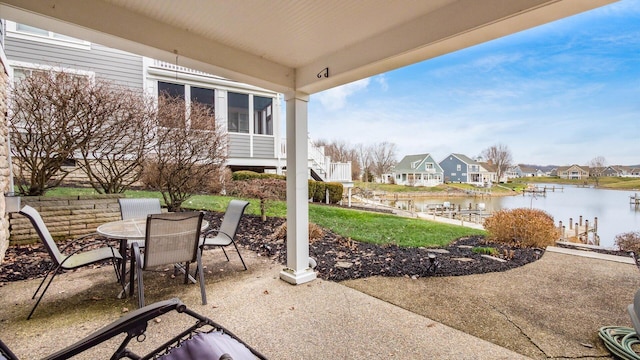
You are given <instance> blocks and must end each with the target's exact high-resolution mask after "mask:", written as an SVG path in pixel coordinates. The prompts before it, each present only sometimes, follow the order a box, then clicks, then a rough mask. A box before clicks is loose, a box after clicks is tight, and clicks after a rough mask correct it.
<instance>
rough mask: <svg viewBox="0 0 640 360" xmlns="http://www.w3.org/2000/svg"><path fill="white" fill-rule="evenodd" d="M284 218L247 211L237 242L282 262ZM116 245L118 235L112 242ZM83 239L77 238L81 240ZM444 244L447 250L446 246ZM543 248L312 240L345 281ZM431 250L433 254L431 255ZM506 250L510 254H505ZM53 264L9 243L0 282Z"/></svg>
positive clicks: (212, 217)
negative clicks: (481, 250)
mask: <svg viewBox="0 0 640 360" xmlns="http://www.w3.org/2000/svg"><path fill="white" fill-rule="evenodd" d="M221 216H222V214H221V213H207V214H206V218H207V219H208V220H209V221H210V223H211V226H212V227H214V228H215V227H217V226H219V224H220V220H221ZM283 223H284V219H279V218H268V219H267V221H266V222H263V221H262V220H261V219H260V217H256V216H251V215H245V216H244V217H243V219H242V221H241V224H240V229H239V231H238V242H239V244H241V245H242V246H243V247H244V248H247V249H251V250H253V251H256V252H258V253H260V254H261V255H262V256H267V257H269V258H270V259H272V260H273V261H276V262H278V263H281V264H285V263H286V241H285V240H282V239H276V238H275V237H274V236H273V234H274V233H275V232H276V230H277V228H278V227H279V226H280V225H282V224H283ZM112 244H113V245H114V246H117V243H116V242H115V241H113V242H112ZM80 245H83V244H78V246H80ZM475 246H482V247H493V248H496V249H498V252H499V253H500V255H501V257H502V258H504V260H506V261H504V262H501V261H498V260H492V259H488V258H486V257H483V256H482V255H480V254H477V253H474V252H473V251H472V248H473V247H475ZM444 250H446V251H447V252H444ZM542 253H543V250H541V249H528V248H525V249H522V248H510V247H506V246H504V245H500V244H491V243H485V241H484V238H483V237H481V236H473V237H466V238H461V239H458V240H456V241H454V242H453V243H451V244H450V245H449V246H447V247H446V248H442V249H438V250H434V249H431V250H430V249H425V248H401V247H398V246H396V245H384V246H378V245H372V244H365V243H360V242H356V241H351V240H349V239H345V238H343V237H341V236H338V235H336V234H334V233H332V232H331V231H328V230H326V231H325V234H324V236H323V237H322V238H321V239H318V240H314V241H312V242H311V243H310V246H309V255H310V257H311V258H313V259H315V260H316V262H317V267H316V269H315V270H316V271H317V272H318V276H319V277H320V278H323V279H326V280H332V281H342V280H348V279H357V278H364V277H370V276H376V275H381V276H409V277H425V276H460V275H469V274H480V273H487V272H496V271H505V270H509V269H512V268H515V267H518V266H522V265H525V264H527V263H530V262H532V261H535V260H537V259H539V258H540V256H542ZM429 254H434V255H435V259H434V261H433V262H432V261H430V259H429ZM505 254H506V255H507V256H506V257H505V256H504V255H505ZM49 264H50V261H49V256H48V255H47V253H46V251H45V250H44V248H43V247H42V245H40V243H37V244H33V245H26V246H25V245H23V246H11V247H9V249H8V250H7V253H6V255H5V258H4V262H3V264H2V265H0V284H2V283H4V282H9V281H17V280H24V279H31V278H36V277H41V276H43V275H44V272H45V271H46V269H47V267H48V265H49Z"/></svg>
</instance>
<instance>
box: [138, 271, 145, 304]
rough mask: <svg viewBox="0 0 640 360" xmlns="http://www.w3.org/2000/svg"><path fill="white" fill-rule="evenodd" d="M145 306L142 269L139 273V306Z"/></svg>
mask: <svg viewBox="0 0 640 360" xmlns="http://www.w3.org/2000/svg"><path fill="white" fill-rule="evenodd" d="M142 307H144V282H143V281H142V271H140V273H139V274H138V308H139V309H140V308H142Z"/></svg>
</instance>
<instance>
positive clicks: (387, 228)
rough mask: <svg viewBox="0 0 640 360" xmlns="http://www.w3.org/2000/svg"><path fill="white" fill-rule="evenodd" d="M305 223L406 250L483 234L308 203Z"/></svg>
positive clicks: (195, 199)
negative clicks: (309, 222)
mask: <svg viewBox="0 0 640 360" xmlns="http://www.w3.org/2000/svg"><path fill="white" fill-rule="evenodd" d="M90 194H96V192H95V191H94V190H92V189H81V188H56V189H52V190H50V191H48V192H47V194H46V196H56V197H57V196H77V195H90ZM125 196H126V197H157V198H159V199H160V200H161V201H162V196H161V195H160V193H158V192H153V191H138V190H130V191H127V192H126V193H125ZM232 199H233V198H231V197H227V196H214V195H194V196H192V197H191V198H190V199H189V200H187V201H186V202H185V203H184V205H183V206H184V207H185V208H189V209H195V210H209V211H218V212H223V211H224V210H225V209H226V207H227V204H228V203H229V201H231V200H232ZM245 200H247V201H249V202H250V203H251V205H250V206H249V207H248V208H247V210H246V212H247V213H248V214H253V215H260V206H259V205H260V204H259V200H257V199H245ZM286 214H287V207H286V203H285V202H283V201H272V202H269V204H268V206H267V216H271V217H286ZM309 221H311V222H313V223H315V224H318V225H320V226H322V227H324V228H327V229H330V230H331V231H333V232H335V233H336V234H339V235H342V236H344V237H346V238H351V239H353V240H357V241H362V242H368V243H374V244H397V245H399V246H407V247H438V246H444V245H447V244H448V243H450V242H451V241H453V240H455V239H457V238H459V237H463V236H468V235H475V234H485V232H484V231H481V230H475V229H470V228H466V227H462V226H456V225H448V224H441V223H437V222H432V221H428V220H418V219H410V218H404V217H399V216H394V215H387V214H380V213H373V212H367V211H359V210H353V209H346V208H339V207H333V206H325V205H318V204H309Z"/></svg>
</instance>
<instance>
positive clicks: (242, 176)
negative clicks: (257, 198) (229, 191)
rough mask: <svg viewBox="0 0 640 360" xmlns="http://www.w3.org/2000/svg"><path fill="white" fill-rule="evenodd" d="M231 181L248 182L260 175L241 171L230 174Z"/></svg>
mask: <svg viewBox="0 0 640 360" xmlns="http://www.w3.org/2000/svg"><path fill="white" fill-rule="evenodd" d="M231 176H232V179H233V180H250V179H258V178H259V176H260V174H258V173H257V172H255V171H249V170H241V171H235V172H234V173H233V174H231Z"/></svg>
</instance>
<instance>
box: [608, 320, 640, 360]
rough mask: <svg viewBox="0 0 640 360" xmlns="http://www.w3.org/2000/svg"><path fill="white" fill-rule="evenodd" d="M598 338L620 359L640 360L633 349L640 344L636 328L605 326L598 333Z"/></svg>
mask: <svg viewBox="0 0 640 360" xmlns="http://www.w3.org/2000/svg"><path fill="white" fill-rule="evenodd" d="M598 336H599V337H600V339H602V341H604V345H605V346H606V347H607V349H609V351H611V353H613V354H614V355H615V356H617V357H619V358H620V359H625V360H640V355H638V353H636V352H635V351H634V350H633V349H632V348H631V347H632V346H633V345H635V344H640V338H638V334H636V331H635V329H634V328H630V327H624V326H603V327H601V328H600V330H599V331H598Z"/></svg>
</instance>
